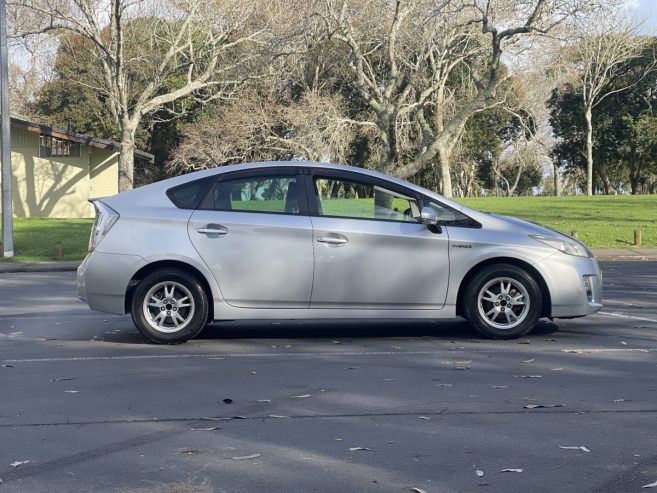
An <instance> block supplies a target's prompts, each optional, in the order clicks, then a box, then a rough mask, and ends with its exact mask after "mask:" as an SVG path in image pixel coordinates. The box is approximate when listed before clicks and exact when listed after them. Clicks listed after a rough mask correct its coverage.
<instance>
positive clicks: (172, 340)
mask: <svg viewBox="0 0 657 493" xmlns="http://www.w3.org/2000/svg"><path fill="white" fill-rule="evenodd" d="M131 305H132V306H131V312H132V320H133V321H134V323H135V326H136V327H137V329H139V332H141V333H142V334H143V335H144V336H145V337H147V338H148V339H150V340H151V341H153V342H157V343H160V344H178V343H181V342H186V341H188V340H189V339H192V338H194V337H195V336H196V335H197V334H198V333H199V332H200V331H201V330H203V327H204V326H205V323H206V321H207V318H208V300H207V296H206V294H205V291H204V289H203V286H201V284H200V283H199V281H198V279H196V277H194V276H192V275H190V274H188V273H186V272H184V271H182V270H178V269H162V270H158V271H155V272H153V273H151V274H149V275H148V276H147V277H146V278H145V279H143V280H142V281H141V282H140V283H139V284H138V285H137V287H136V288H135V291H134V294H133V296H132V304H131Z"/></svg>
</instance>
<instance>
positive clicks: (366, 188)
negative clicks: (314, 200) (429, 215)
mask: <svg viewBox="0 0 657 493" xmlns="http://www.w3.org/2000/svg"><path fill="white" fill-rule="evenodd" d="M315 189H316V192H317V197H318V199H319V214H320V215H322V216H337V217H350V218H358V219H381V220H388V221H411V222H418V221H419V217H420V209H419V207H418V203H417V200H415V199H414V198H413V197H408V196H406V195H404V194H401V193H398V192H394V191H392V190H388V189H386V188H383V187H379V186H374V185H370V184H364V183H358V182H356V181H350V180H344V179H339V178H319V177H318V178H315Z"/></svg>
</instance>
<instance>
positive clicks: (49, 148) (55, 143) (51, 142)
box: [39, 134, 80, 157]
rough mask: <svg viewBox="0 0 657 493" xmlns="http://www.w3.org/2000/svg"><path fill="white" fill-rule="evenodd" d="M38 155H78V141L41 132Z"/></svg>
mask: <svg viewBox="0 0 657 493" xmlns="http://www.w3.org/2000/svg"><path fill="white" fill-rule="evenodd" d="M39 157H80V143H79V142H73V141H72V140H65V139H60V138H58V137H52V136H50V135H43V134H42V135H41V137H40V145H39Z"/></svg>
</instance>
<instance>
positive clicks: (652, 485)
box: [641, 481, 657, 488]
mask: <svg viewBox="0 0 657 493" xmlns="http://www.w3.org/2000/svg"><path fill="white" fill-rule="evenodd" d="M641 488H657V481H655V482H654V483H650V484H646V485H643V486H642V487H641Z"/></svg>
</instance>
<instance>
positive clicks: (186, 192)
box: [167, 176, 215, 209]
mask: <svg viewBox="0 0 657 493" xmlns="http://www.w3.org/2000/svg"><path fill="white" fill-rule="evenodd" d="M214 180H215V178H214V177H212V176H211V177H208V178H201V179H200V180H194V181H190V182H189V183H183V184H182V185H178V186H177V187H173V188H170V189H169V190H167V197H169V199H171V202H173V203H174V204H175V205H176V207H178V208H180V209H196V208H197V207H198V205H199V203H200V202H201V200H203V197H205V194H206V193H207V191H208V189H209V188H210V185H212V183H213V182H214Z"/></svg>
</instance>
